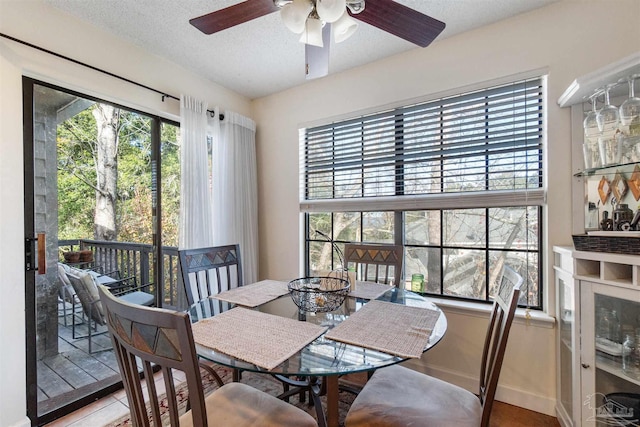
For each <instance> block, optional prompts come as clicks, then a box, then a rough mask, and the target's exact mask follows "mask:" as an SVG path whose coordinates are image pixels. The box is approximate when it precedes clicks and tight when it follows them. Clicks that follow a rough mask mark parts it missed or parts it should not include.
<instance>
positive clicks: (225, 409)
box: [180, 383, 318, 427]
mask: <svg viewBox="0 0 640 427" xmlns="http://www.w3.org/2000/svg"><path fill="white" fill-rule="evenodd" d="M205 405H206V408H207V419H208V421H209V427H215V426H221V427H222V426H224V427H226V426H229V427H231V426H233V427H283V426H295V427H307V426H308V427H317V426H318V423H317V422H316V420H315V419H314V418H313V417H312V416H311V415H309V414H308V413H306V412H304V411H303V410H302V409H299V408H296V407H295V406H293V405H291V404H289V403H286V402H284V401H282V400H280V399H278V398H276V397H274V396H271V395H269V394H267V393H264V392H262V391H260V390H257V389H255V388H253V387H251V386H249V385H246V384H242V383H228V384H225V385H224V386H222V387H220V388H219V389H217V390H216V391H214V392H213V393H211V394H210V395H208V396H207V397H206V398H205ZM180 427H193V420H192V419H191V412H190V411H189V412H187V413H186V414H184V415H182V416H181V417H180Z"/></svg>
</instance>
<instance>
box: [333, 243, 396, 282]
mask: <svg viewBox="0 0 640 427" xmlns="http://www.w3.org/2000/svg"><path fill="white" fill-rule="evenodd" d="M402 254H403V248H402V246H400V245H373V244H364V243H347V244H345V245H344V262H345V263H346V264H347V268H351V266H352V265H353V264H355V269H356V280H363V281H369V282H377V283H384V284H390V283H391V280H392V279H393V284H394V285H395V286H396V287H402V286H403V284H404V280H402V258H403V256H402Z"/></svg>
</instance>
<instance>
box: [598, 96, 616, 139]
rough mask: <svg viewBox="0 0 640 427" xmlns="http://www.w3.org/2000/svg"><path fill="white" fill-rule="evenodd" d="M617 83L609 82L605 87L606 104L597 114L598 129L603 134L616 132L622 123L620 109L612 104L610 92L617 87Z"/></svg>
mask: <svg viewBox="0 0 640 427" xmlns="http://www.w3.org/2000/svg"><path fill="white" fill-rule="evenodd" d="M616 85H617V84H616V83H612V84H608V85H606V86H605V87H604V106H603V107H602V108H601V109H600V111H598V113H597V114H596V122H597V123H598V129H599V130H600V132H602V133H603V134H609V133H611V135H613V134H615V131H616V130H617V129H618V125H619V124H620V111H619V110H618V107H616V106H615V105H612V104H611V101H610V99H609V92H610V91H611V89H613V88H614V87H616Z"/></svg>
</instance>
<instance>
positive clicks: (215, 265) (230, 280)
mask: <svg viewBox="0 0 640 427" xmlns="http://www.w3.org/2000/svg"><path fill="white" fill-rule="evenodd" d="M178 257H179V259H180V270H181V271H182V281H183V282H184V287H185V293H186V295H187V302H188V303H189V305H191V304H194V303H196V302H198V301H200V300H202V299H204V298H207V297H210V296H211V295H216V294H219V293H220V292H222V291H226V290H229V289H233V288H237V287H239V286H242V284H243V283H242V263H241V262H240V245H237V244H236V245H226V246H212V247H207V248H197V249H182V250H179V251H178Z"/></svg>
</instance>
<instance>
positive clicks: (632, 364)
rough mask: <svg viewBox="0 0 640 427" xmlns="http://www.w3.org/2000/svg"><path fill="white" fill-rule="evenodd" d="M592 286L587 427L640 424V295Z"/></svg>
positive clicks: (586, 295)
mask: <svg viewBox="0 0 640 427" xmlns="http://www.w3.org/2000/svg"><path fill="white" fill-rule="evenodd" d="M587 284H588V285H587V286H585V287H583V295H582V297H583V300H582V303H583V305H582V319H583V328H582V368H583V386H584V388H583V394H584V396H583V397H584V400H583V411H582V412H583V424H584V425H596V426H610V425H620V426H637V425H640V345H638V343H640V290H634V289H628V288H622V287H616V286H604V285H600V284H595V283H589V282H587ZM594 423H595V424H594Z"/></svg>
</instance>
